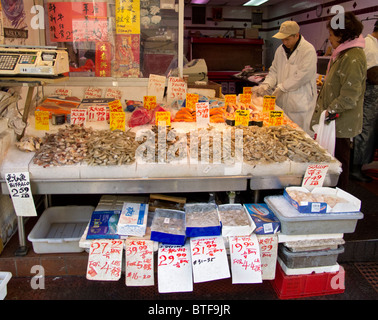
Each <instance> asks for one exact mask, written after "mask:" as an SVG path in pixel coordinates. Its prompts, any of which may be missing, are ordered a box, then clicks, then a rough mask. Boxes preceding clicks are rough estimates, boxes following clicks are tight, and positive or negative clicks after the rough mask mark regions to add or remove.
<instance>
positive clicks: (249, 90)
mask: <svg viewBox="0 0 378 320" xmlns="http://www.w3.org/2000/svg"><path fill="white" fill-rule="evenodd" d="M243 93H244V94H246V93H249V94H252V87H243Z"/></svg>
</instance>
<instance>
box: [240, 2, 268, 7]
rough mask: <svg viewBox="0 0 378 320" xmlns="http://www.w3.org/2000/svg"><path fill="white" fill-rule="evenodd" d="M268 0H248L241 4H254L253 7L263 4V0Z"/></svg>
mask: <svg viewBox="0 0 378 320" xmlns="http://www.w3.org/2000/svg"><path fill="white" fill-rule="evenodd" d="M267 1H268V0H250V1H248V2H246V3H244V4H243V6H254V7H257V6H259V5H260V4H263V3H265V2H267Z"/></svg>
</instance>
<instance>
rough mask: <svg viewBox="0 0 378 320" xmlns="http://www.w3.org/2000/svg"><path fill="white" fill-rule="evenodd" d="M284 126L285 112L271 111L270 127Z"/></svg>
mask: <svg viewBox="0 0 378 320" xmlns="http://www.w3.org/2000/svg"><path fill="white" fill-rule="evenodd" d="M282 125H283V111H274V110H272V111H269V126H282Z"/></svg>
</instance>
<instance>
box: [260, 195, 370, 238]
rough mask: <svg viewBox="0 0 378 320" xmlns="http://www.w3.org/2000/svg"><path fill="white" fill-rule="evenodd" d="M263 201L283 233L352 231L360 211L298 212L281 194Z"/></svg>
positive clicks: (360, 216) (359, 216) (361, 216)
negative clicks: (279, 223)
mask: <svg viewBox="0 0 378 320" xmlns="http://www.w3.org/2000/svg"><path fill="white" fill-rule="evenodd" d="M264 201H265V203H266V204H267V205H268V207H269V208H270V209H271V210H272V211H273V213H274V214H275V216H276V217H277V218H278V219H279V220H280V222H281V232H282V233H283V234H287V235H292V234H325V233H353V232H354V230H355V229H356V225H357V221H358V220H359V219H362V218H363V216H364V215H363V214H362V213H361V212H345V213H327V214H324V213H321V214H314V213H309V214H306V213H300V212H299V211H298V210H297V209H295V208H294V207H293V206H292V205H291V204H290V203H289V202H288V201H287V200H286V199H285V198H284V197H283V196H268V197H265V198H264Z"/></svg>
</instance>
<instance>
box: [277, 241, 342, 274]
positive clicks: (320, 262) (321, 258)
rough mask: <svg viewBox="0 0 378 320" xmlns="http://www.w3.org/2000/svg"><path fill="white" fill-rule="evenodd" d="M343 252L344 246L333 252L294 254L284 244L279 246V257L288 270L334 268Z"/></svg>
mask: <svg viewBox="0 0 378 320" xmlns="http://www.w3.org/2000/svg"><path fill="white" fill-rule="evenodd" d="M343 252H344V247H343V246H340V247H339V248H337V249H331V250H316V251H302V252H292V251H290V250H289V249H288V248H286V247H285V246H284V245H283V244H280V245H279V246H278V256H279V257H280V258H281V260H282V262H283V263H285V265H286V266H287V267H288V268H307V267H322V266H332V265H335V264H336V263H337V257H338V256H339V254H341V253H343Z"/></svg>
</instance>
